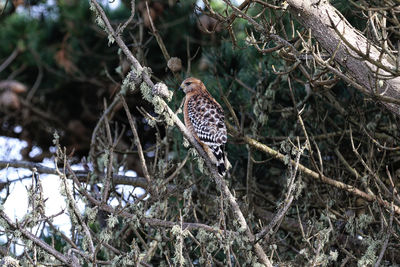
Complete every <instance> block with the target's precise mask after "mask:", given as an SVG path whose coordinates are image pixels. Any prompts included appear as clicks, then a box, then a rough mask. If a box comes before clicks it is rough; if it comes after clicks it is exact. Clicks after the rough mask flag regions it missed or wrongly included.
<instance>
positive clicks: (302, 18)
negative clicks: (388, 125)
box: [287, 0, 400, 116]
mask: <svg viewBox="0 0 400 267" xmlns="http://www.w3.org/2000/svg"><path fill="white" fill-rule="evenodd" d="M287 2H288V4H289V5H290V12H291V13H292V14H293V16H294V18H295V19H296V20H298V21H299V22H300V23H301V24H302V25H303V26H304V27H305V28H306V29H310V30H311V34H312V36H313V37H314V38H315V39H316V40H317V41H318V42H319V43H320V44H321V46H322V47H323V48H324V49H325V50H327V51H328V52H329V53H330V54H331V55H335V57H334V60H335V61H336V62H338V63H339V64H340V65H341V66H343V67H344V68H345V69H346V70H347V72H348V74H349V75H350V76H351V77H352V78H353V79H354V80H355V81H356V82H357V83H358V84H360V85H361V86H363V87H364V88H366V89H367V91H368V92H369V94H370V95H371V96H372V97H373V96H374V95H380V96H386V97H390V98H394V99H400V77H395V76H394V75H393V73H392V72H390V73H389V72H388V71H387V70H393V71H396V72H398V70H397V69H396V66H395V65H394V64H392V63H391V61H390V59H389V57H388V56H387V55H383V54H382V52H381V50H380V49H379V48H378V47H376V46H375V45H374V44H372V43H371V42H370V41H368V39H367V38H366V37H365V36H364V35H362V33H361V32H359V31H357V30H356V29H355V28H354V27H353V26H351V25H350V23H349V22H348V21H347V20H346V19H345V18H344V17H343V16H342V15H341V14H340V12H339V11H338V10H337V9H336V8H335V7H333V6H332V5H331V4H330V3H329V1H327V0H321V1H310V0H288V1H287ZM339 44H340V45H339ZM360 53H362V54H363V55H364V56H360V55H361V54H360ZM385 70H386V71H385ZM377 76H389V77H393V78H389V79H384V78H382V77H381V78H382V79H379V77H377ZM381 102H382V104H383V105H384V106H385V107H386V108H387V109H389V110H390V111H392V112H393V113H395V114H396V115H398V116H400V106H399V105H398V104H394V103H387V102H385V101H381Z"/></svg>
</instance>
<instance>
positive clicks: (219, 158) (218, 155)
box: [211, 145, 226, 176]
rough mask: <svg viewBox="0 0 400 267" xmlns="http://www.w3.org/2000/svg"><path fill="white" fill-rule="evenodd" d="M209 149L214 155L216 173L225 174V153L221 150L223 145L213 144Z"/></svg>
mask: <svg viewBox="0 0 400 267" xmlns="http://www.w3.org/2000/svg"><path fill="white" fill-rule="evenodd" d="M211 151H212V153H213V154H214V156H215V159H216V162H215V164H216V165H217V169H218V173H219V174H220V175H221V176H225V173H226V165H225V154H224V150H223V146H221V145H213V146H211Z"/></svg>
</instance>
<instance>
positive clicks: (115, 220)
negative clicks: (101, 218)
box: [107, 214, 118, 229]
mask: <svg viewBox="0 0 400 267" xmlns="http://www.w3.org/2000/svg"><path fill="white" fill-rule="evenodd" d="M117 223H118V217H116V216H114V215H113V214H110V215H109V216H108V218H107V227H108V228H110V229H111V228H114V226H115V225H116V224H117Z"/></svg>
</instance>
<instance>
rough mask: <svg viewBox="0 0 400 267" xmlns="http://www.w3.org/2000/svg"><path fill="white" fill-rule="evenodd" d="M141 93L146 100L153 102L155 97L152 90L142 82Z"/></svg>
mask: <svg viewBox="0 0 400 267" xmlns="http://www.w3.org/2000/svg"><path fill="white" fill-rule="evenodd" d="M140 91H141V92H142V96H143V98H144V99H145V100H147V101H149V102H152V99H153V95H152V93H151V88H150V87H149V86H148V85H147V83H145V82H142V84H141V85H140Z"/></svg>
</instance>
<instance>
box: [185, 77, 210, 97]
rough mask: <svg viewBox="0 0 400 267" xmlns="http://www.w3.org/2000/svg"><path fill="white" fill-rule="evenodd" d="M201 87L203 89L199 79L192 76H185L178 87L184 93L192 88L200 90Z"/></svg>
mask: <svg viewBox="0 0 400 267" xmlns="http://www.w3.org/2000/svg"><path fill="white" fill-rule="evenodd" d="M203 88H204V89H205V87H204V84H203V83H202V82H201V81H200V80H199V79H196V78H193V77H190V78H186V79H185V80H184V81H183V82H182V84H181V86H180V87H179V89H181V90H182V91H183V92H184V93H185V94H187V93H190V92H192V91H193V90H199V89H200V90H202V89H203Z"/></svg>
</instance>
